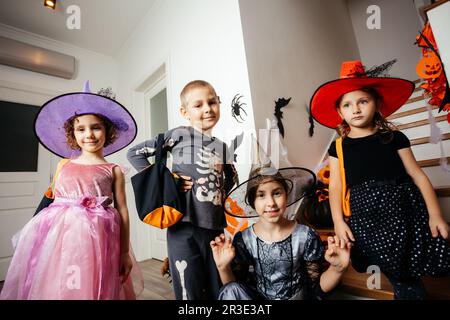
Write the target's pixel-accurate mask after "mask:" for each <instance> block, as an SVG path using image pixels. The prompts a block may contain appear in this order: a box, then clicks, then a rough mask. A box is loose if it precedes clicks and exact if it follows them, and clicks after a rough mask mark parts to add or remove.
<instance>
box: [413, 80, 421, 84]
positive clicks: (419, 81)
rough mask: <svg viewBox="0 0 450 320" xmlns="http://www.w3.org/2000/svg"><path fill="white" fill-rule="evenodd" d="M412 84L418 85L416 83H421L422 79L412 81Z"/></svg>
mask: <svg viewBox="0 0 450 320" xmlns="http://www.w3.org/2000/svg"><path fill="white" fill-rule="evenodd" d="M413 82H414V83H415V84H418V83H421V82H423V79H416V80H414V81H413Z"/></svg>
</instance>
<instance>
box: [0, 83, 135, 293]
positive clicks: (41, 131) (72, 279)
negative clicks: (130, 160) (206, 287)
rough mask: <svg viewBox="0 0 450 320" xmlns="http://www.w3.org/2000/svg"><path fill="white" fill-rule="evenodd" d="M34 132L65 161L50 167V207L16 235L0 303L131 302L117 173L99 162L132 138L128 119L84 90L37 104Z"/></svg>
mask: <svg viewBox="0 0 450 320" xmlns="http://www.w3.org/2000/svg"><path fill="white" fill-rule="evenodd" d="M35 131H36V134H37V136H38V138H39V141H40V142H41V143H42V144H43V145H44V146H45V147H46V148H47V149H48V150H50V151H51V152H53V153H55V154H57V155H58V156H62V157H64V158H70V159H64V160H61V162H60V164H58V170H57V179H56V181H55V183H54V186H53V190H51V193H52V194H53V196H54V202H53V203H52V204H50V206H48V207H47V208H44V209H43V210H42V211H41V212H40V213H39V214H37V215H36V216H34V217H33V218H32V219H31V220H30V221H29V222H28V223H27V224H26V225H25V227H24V228H23V229H22V231H21V232H20V235H19V236H18V241H17V246H16V248H15V252H14V256H13V259H12V261H11V265H10V267H9V270H8V274H7V276H6V280H5V284H4V286H3V290H2V292H1V294H0V298H1V299H58V300H60V299H135V298H136V294H137V293H138V292H137V290H141V289H142V283H143V282H142V276H141V274H140V271H139V268H138V267H137V264H136V263H135V260H134V257H133V256H132V253H131V248H130V245H129V218H128V209H127V204H126V197H125V187H124V185H125V182H124V181H125V179H124V174H123V173H122V171H121V169H120V167H119V166H118V165H116V164H114V163H108V162H107V161H106V160H105V158H104V157H105V156H106V155H108V154H111V153H114V152H116V151H119V150H120V149H122V148H124V147H125V146H127V145H128V144H130V143H131V142H132V141H133V139H134V137H135V135H136V124H135V121H134V119H133V117H132V116H131V115H130V113H129V112H128V111H127V110H126V109H125V108H124V107H123V106H122V105H120V104H119V103H118V102H116V101H115V100H113V99H110V98H108V97H104V96H101V95H97V94H92V93H90V92H88V86H86V87H85V92H77V93H69V94H65V95H62V96H59V97H56V98H54V99H52V100H50V101H48V102H47V103H45V104H44V106H43V107H42V108H41V110H40V111H39V113H38V115H37V117H36V121H35ZM130 274H131V275H132V277H130ZM134 276H136V278H137V279H138V280H141V281H140V282H136V283H135V284H136V285H137V286H139V288H138V287H137V286H136V288H134V287H133V285H134V284H133V281H132V279H134V278H135V277H134Z"/></svg>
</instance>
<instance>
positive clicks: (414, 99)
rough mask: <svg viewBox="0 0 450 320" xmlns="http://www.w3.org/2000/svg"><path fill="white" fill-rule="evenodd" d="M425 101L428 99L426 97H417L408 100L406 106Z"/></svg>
mask: <svg viewBox="0 0 450 320" xmlns="http://www.w3.org/2000/svg"><path fill="white" fill-rule="evenodd" d="M425 99H426V98H425V96H424V95H421V96H417V97H414V98H411V99H408V100H407V101H406V102H405V104H410V103H413V102H417V101H422V100H425Z"/></svg>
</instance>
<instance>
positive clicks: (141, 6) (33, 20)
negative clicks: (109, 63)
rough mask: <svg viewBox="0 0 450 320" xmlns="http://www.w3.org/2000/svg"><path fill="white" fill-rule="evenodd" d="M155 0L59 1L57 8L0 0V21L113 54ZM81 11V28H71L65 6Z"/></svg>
mask: <svg viewBox="0 0 450 320" xmlns="http://www.w3.org/2000/svg"><path fill="white" fill-rule="evenodd" d="M154 2H155V0H58V1H57V4H56V10H51V9H48V8H45V7H44V5H43V3H44V0H0V23H3V24H6V25H10V26H13V27H15V28H19V29H23V30H26V31H29V32H32V33H36V34H39V35H42V36H45V37H48V38H52V39H55V40H59V41H62V42H66V43H70V44H73V45H76V46H78V47H82V48H85V49H89V50H92V51H96V52H99V53H103V54H106V55H109V56H113V55H115V54H116V53H117V52H118V50H119V49H120V48H121V46H122V45H123V43H124V42H125V40H126V39H127V38H128V36H129V35H130V34H131V32H132V31H133V29H134V28H135V27H136V26H137V25H138V24H139V22H140V21H141V19H142V18H143V17H144V16H145V15H146V14H147V12H148V11H149V9H150V8H151V6H152V5H153V3H154ZM70 5H77V6H79V8H80V12H81V28H80V30H70V29H68V28H67V26H66V21H67V20H68V18H69V17H70V14H69V13H66V9H67V7H69V6H70Z"/></svg>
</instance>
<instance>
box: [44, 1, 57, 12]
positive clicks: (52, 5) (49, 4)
mask: <svg viewBox="0 0 450 320" xmlns="http://www.w3.org/2000/svg"><path fill="white" fill-rule="evenodd" d="M44 7H47V8H50V9H53V10H55V8H56V0H44Z"/></svg>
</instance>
